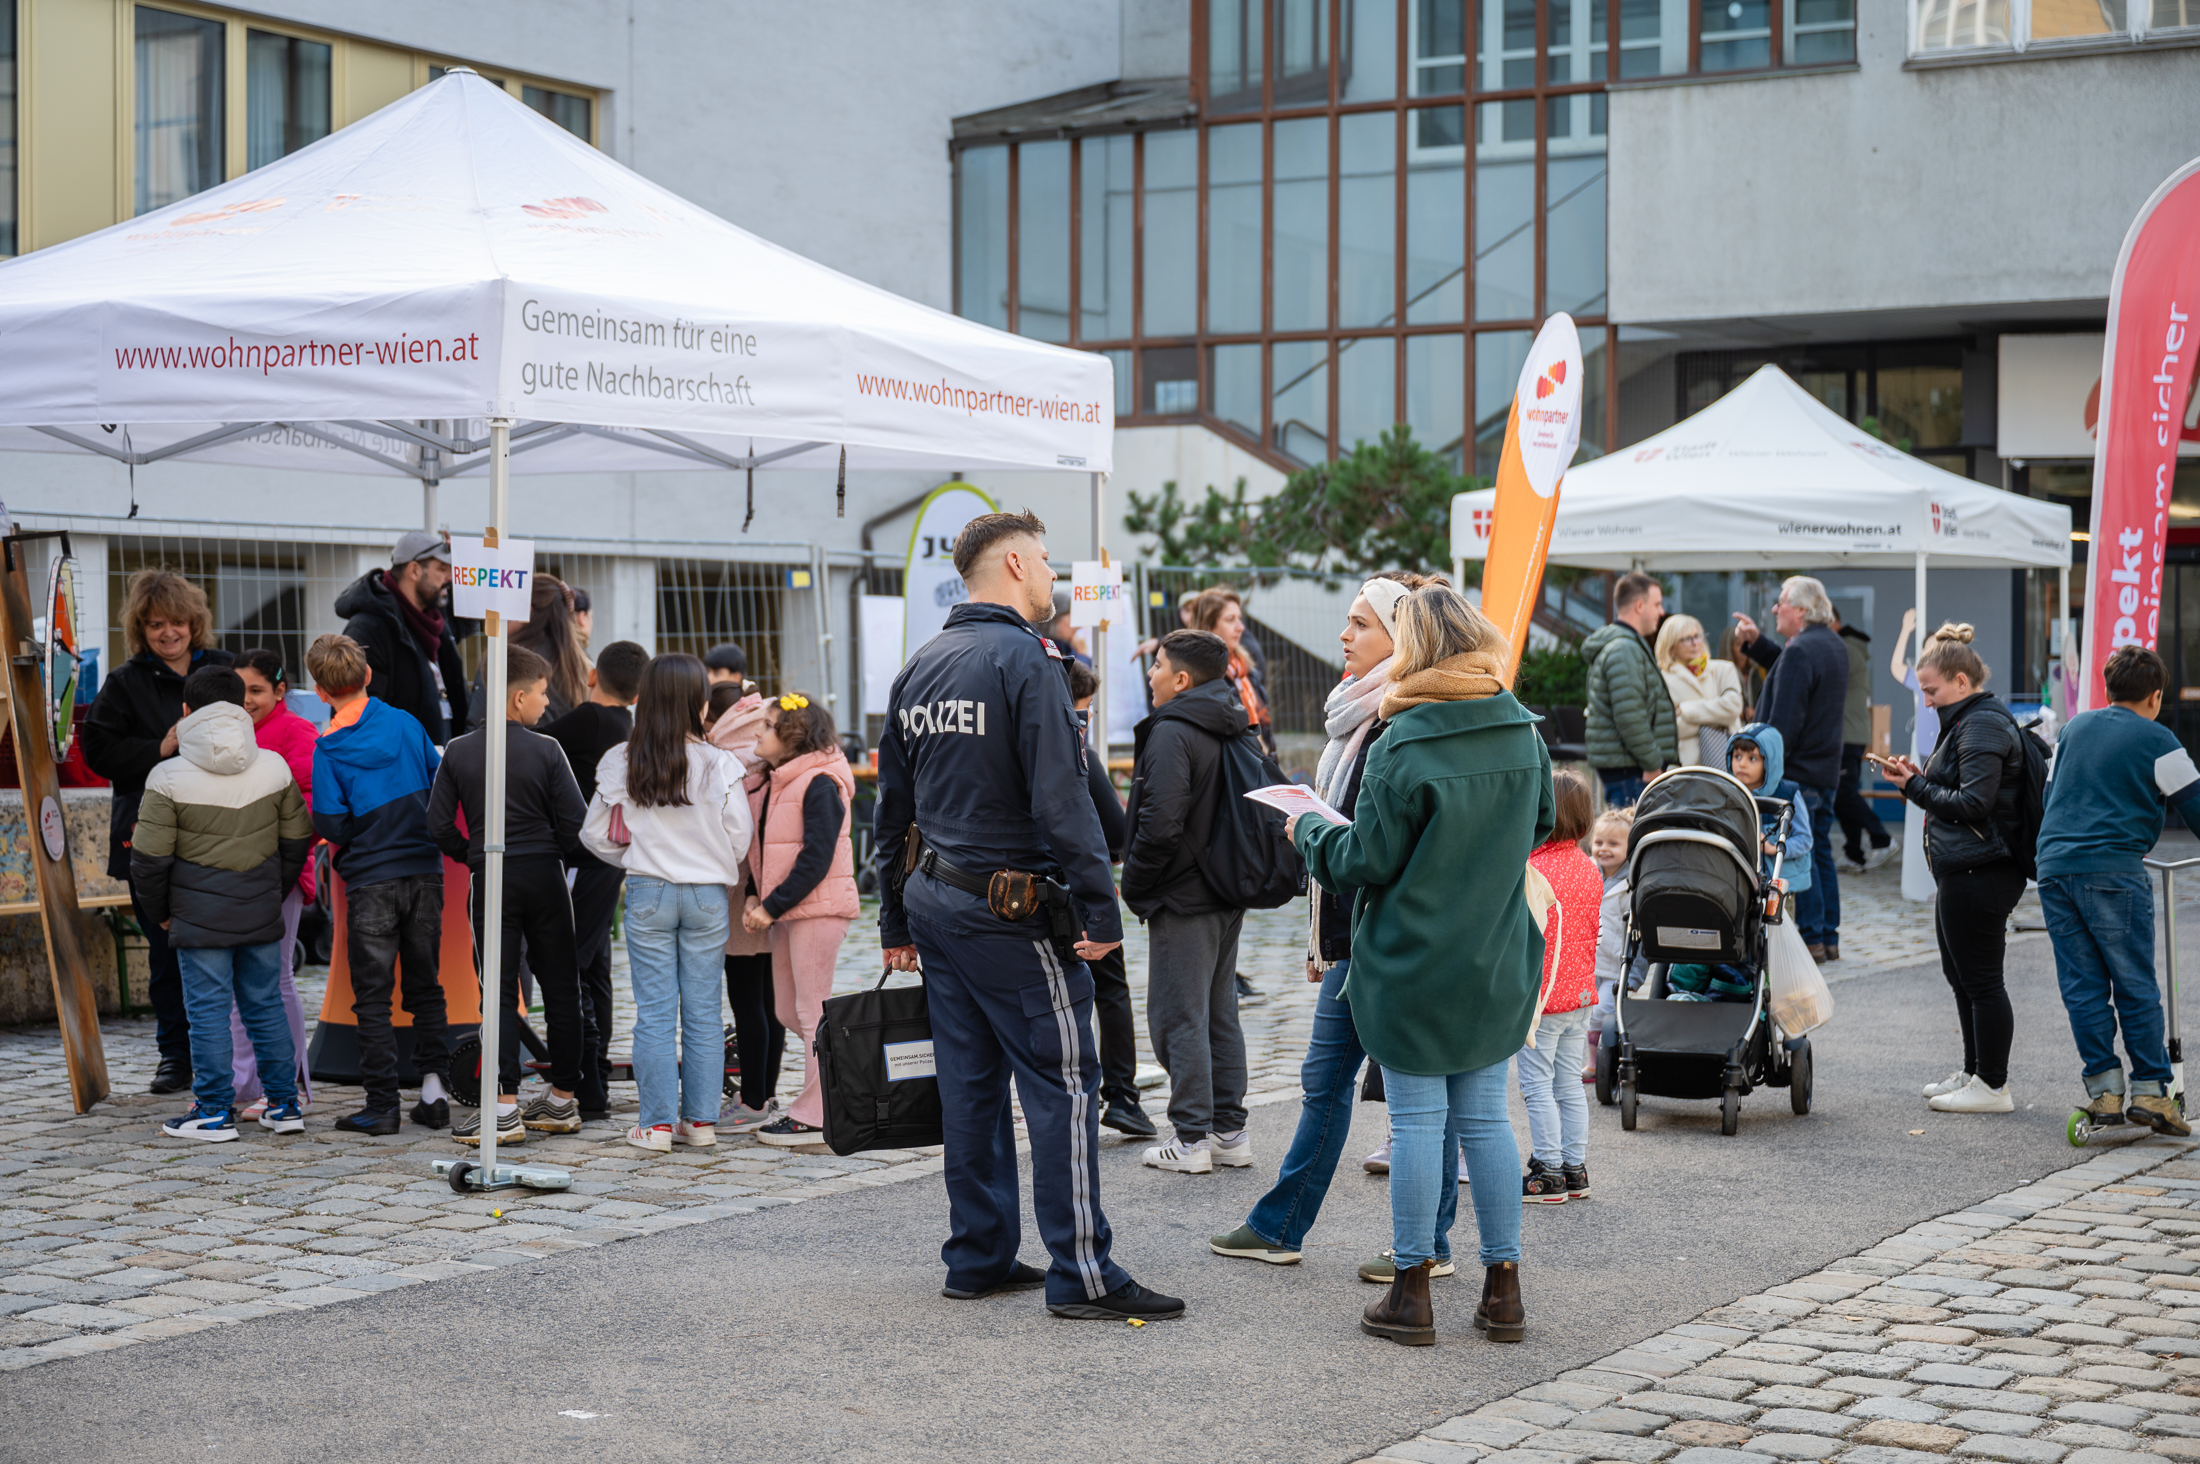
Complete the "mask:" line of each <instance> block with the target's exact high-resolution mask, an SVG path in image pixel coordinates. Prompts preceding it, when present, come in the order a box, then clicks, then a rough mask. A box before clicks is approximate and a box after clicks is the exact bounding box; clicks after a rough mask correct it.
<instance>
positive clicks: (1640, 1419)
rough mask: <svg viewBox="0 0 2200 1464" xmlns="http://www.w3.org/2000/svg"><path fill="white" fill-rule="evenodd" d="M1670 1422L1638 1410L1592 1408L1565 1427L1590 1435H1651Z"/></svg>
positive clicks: (1662, 1417) (1664, 1416)
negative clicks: (1582, 1430)
mask: <svg viewBox="0 0 2200 1464" xmlns="http://www.w3.org/2000/svg"><path fill="white" fill-rule="evenodd" d="M1671 1421H1672V1419H1671V1418H1670V1417H1669V1416H1668V1415H1666V1414H1662V1413H1650V1412H1646V1411H1644V1410H1643V1409H1640V1408H1592V1409H1590V1410H1589V1411H1588V1412H1586V1413H1583V1414H1579V1415H1577V1416H1576V1417H1575V1418H1574V1421H1573V1422H1572V1423H1570V1424H1568V1425H1567V1427H1569V1428H1575V1429H1586V1430H1588V1431H1589V1432H1591V1433H1610V1434H1653V1433H1656V1432H1657V1431H1658V1430H1659V1429H1661V1428H1663V1427H1665V1426H1666V1424H1668V1423H1670V1422H1671Z"/></svg>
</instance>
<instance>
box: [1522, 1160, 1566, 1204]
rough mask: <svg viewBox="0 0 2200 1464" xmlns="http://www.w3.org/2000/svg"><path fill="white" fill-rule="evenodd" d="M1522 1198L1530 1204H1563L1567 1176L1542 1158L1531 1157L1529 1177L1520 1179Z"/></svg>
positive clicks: (1564, 1201)
mask: <svg viewBox="0 0 2200 1464" xmlns="http://www.w3.org/2000/svg"><path fill="white" fill-rule="evenodd" d="M1520 1198H1521V1199H1522V1200H1523V1201H1524V1202H1526V1203H1527V1204H1530V1205H1563V1204H1565V1203H1566V1176H1565V1175H1564V1174H1563V1173H1562V1172H1560V1171H1559V1170H1556V1169H1553V1168H1551V1167H1550V1166H1549V1165H1548V1164H1545V1163H1544V1162H1543V1161H1542V1160H1540V1159H1530V1160H1529V1161H1528V1174H1527V1177H1526V1178H1525V1179H1523V1180H1521V1181H1520Z"/></svg>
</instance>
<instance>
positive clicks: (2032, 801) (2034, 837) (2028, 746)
mask: <svg viewBox="0 0 2200 1464" xmlns="http://www.w3.org/2000/svg"><path fill="white" fill-rule="evenodd" d="M2010 720H2011V721H2013V722H2014V721H2016V718H2014V717H2011V718H2010ZM2039 724H2040V719H2039V718H2037V717H2034V718H2033V719H2032V720H2031V721H2029V722H2017V750H2018V751H2019V752H2021V753H2023V754H2024V784H2023V786H2022V787H2020V788H2018V789H2017V824H2016V827H2015V828H2014V829H2012V830H2011V831H2010V835H2009V853H2010V855H2011V857H2013V858H2014V859H2015V860H2016V861H2017V868H2019V869H2021V870H2023V871H2024V877H2025V878H2026V879H2038V878H2039V877H2040V869H2039V854H2040V823H2041V821H2042V820H2044V819H2045V818H2046V817H2047V762H2048V756H2049V754H2048V751H2047V744H2046V743H2044V742H2042V741H2040V734H2039V733H2037V732H2035V731H2033V730H2032V729H2033V728H2034V727H2037V726H2038V725H2039Z"/></svg>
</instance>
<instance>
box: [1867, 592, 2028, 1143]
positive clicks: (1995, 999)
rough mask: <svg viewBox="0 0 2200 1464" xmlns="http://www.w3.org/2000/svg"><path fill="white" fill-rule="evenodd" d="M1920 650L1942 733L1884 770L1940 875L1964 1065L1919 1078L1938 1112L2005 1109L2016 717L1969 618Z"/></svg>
mask: <svg viewBox="0 0 2200 1464" xmlns="http://www.w3.org/2000/svg"><path fill="white" fill-rule="evenodd" d="M1936 640H1937V644H1936V645H1934V647H1933V648H1932V649H1931V650H1928V651H1927V652H1926V653H1925V654H1924V655H1923V656H1921V657H1920V658H1919V659H1918V663H1917V687H1918V690H1919V691H1920V692H1922V693H1923V694H1924V697H1925V703H1926V705H1927V706H1930V707H1933V708H1934V709H1935V710H1937V711H1938V712H1939V713H1940V741H1939V743H1938V745H1937V746H1935V747H1934V749H1933V755H1932V760H1931V761H1930V762H1929V763H1928V764H1927V765H1926V766H1925V767H1924V768H1923V769H1922V770H1921V769H1919V767H1918V766H1917V764H1915V763H1913V762H1911V761H1910V760H1909V759H1908V758H1895V759H1893V760H1892V761H1890V762H1889V763H1887V764H1885V770H1886V774H1887V777H1888V780H1889V781H1891V782H1892V783H1893V784H1894V785H1895V786H1896V787H1898V788H1900V789H1901V790H1902V796H1903V797H1904V798H1907V799H1908V800H1909V801H1910V802H1912V803H1914V804H1916V805H1917V806H1918V807H1919V808H1922V809H1924V810H1925V858H1926V862H1927V863H1929V864H1930V865H1931V866H1932V870H1933V879H1934V881H1935V882H1936V883H1937V884H1938V885H1939V886H1940V898H1939V900H1938V901H1937V902H1936V905H1935V909H1934V914H1933V923H1934V927H1935V929H1936V931H1937V932H1938V934H1939V936H1940V969H1941V971H1942V973H1943V974H1944V975H1946V976H1947V978H1948V985H1949V986H1950V987H1952V988H1953V989H1954V991H1955V994H1956V1016H1957V1018H1958V1020H1959V1021H1960V1022H1961V1023H1962V1026H1963V1066H1962V1068H1961V1069H1960V1070H1958V1071H1956V1072H1953V1073H1950V1074H1949V1075H1948V1076H1947V1077H1946V1078H1944V1079H1942V1080H1941V1081H1940V1082H1937V1083H1934V1084H1932V1085H1931V1086H1930V1087H1928V1088H1926V1090H1925V1095H1926V1096H1927V1097H1928V1098H1930V1099H1931V1100H1932V1106H1933V1107H1934V1108H1937V1109H1939V1110H1941V1111H1942V1112H1944V1113H2007V1112H2009V1111H2010V1110H2011V1109H2013V1108H2014V1107H2015V1106H2016V1104H2015V1101H2014V1100H2013V1099H2012V1098H2011V1097H2010V1096H2009V1044H2010V1040H2011V1038H2012V1037H2013V1035H2014V1032H2015V1026H2016V1022H2015V1018H2014V1016H2013V1015H2012V1013H2011V1011H2010V1007H2009V993H2008V990H2007V989H2006V988H2005V987H2004V986H2003V985H2002V955H2003V944H2004V940H2005V938H2006V932H2007V930H2008V925H2009V912H2010V911H2011V910H2013V909H2015V908H2016V904H2017V899H2018V897H2019V896H2021V895H2022V894H2023V893H2024V871H2023V869H2022V868H2021V867H2020V866H2019V865H2018V863H2017V860H2016V857H2015V855H2014V854H2013V853H2012V852H2011V841H2012V840H2013V839H2014V837H2015V833H2016V827H2017V794H2018V790H2019V789H2021V788H2022V787H2023V786H2024V751H2023V747H2022V745H2021V744H2020V743H2019V742H2018V741H2017V739H2018V738H2019V737H2020V736H2022V735H2023V734H2022V733H2021V732H2019V731H2018V730H2017V724H2016V720H2015V718H2013V717H2011V716H2010V715H2009V709H2008V708H2007V707H2005V706H2003V705H2002V704H2001V703H2000V702H1999V701H1997V700H1995V699H1994V698H1993V697H1992V696H1990V695H1988V694H1987V693H1986V691H1985V690H1984V689H1983V688H1984V686H1985V683H1986V677H1987V670H1986V663H1985V662H1983V661H1981V660H1980V659H1979V656H1978V652H1976V651H1974V650H1972V649H1971V627H1970V626H1968V625H1943V626H1942V627H1941V628H1940V633H1939V635H1938V637H1936Z"/></svg>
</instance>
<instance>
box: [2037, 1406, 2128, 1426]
mask: <svg viewBox="0 0 2200 1464" xmlns="http://www.w3.org/2000/svg"><path fill="white" fill-rule="evenodd" d="M2047 1416H2048V1417H2049V1418H2053V1419H2058V1420H2060V1421H2061V1422H2064V1423H2098V1424H2101V1425H2104V1426H2105V1427H2108V1428H2136V1427H2138V1426H2139V1424H2140V1423H2141V1422H2142V1421H2143V1420H2144V1419H2145V1418H2146V1416H2147V1414H2146V1410H2145V1409H2143V1408H2134V1407H2132V1406H2131V1405H2130V1404H2128V1403H2065V1404H2063V1405H2062V1406H2061V1407H2060V1408H2057V1409H2055V1410H2054V1411H2053V1412H2051V1413H2049V1414H2048V1415H2047Z"/></svg>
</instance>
